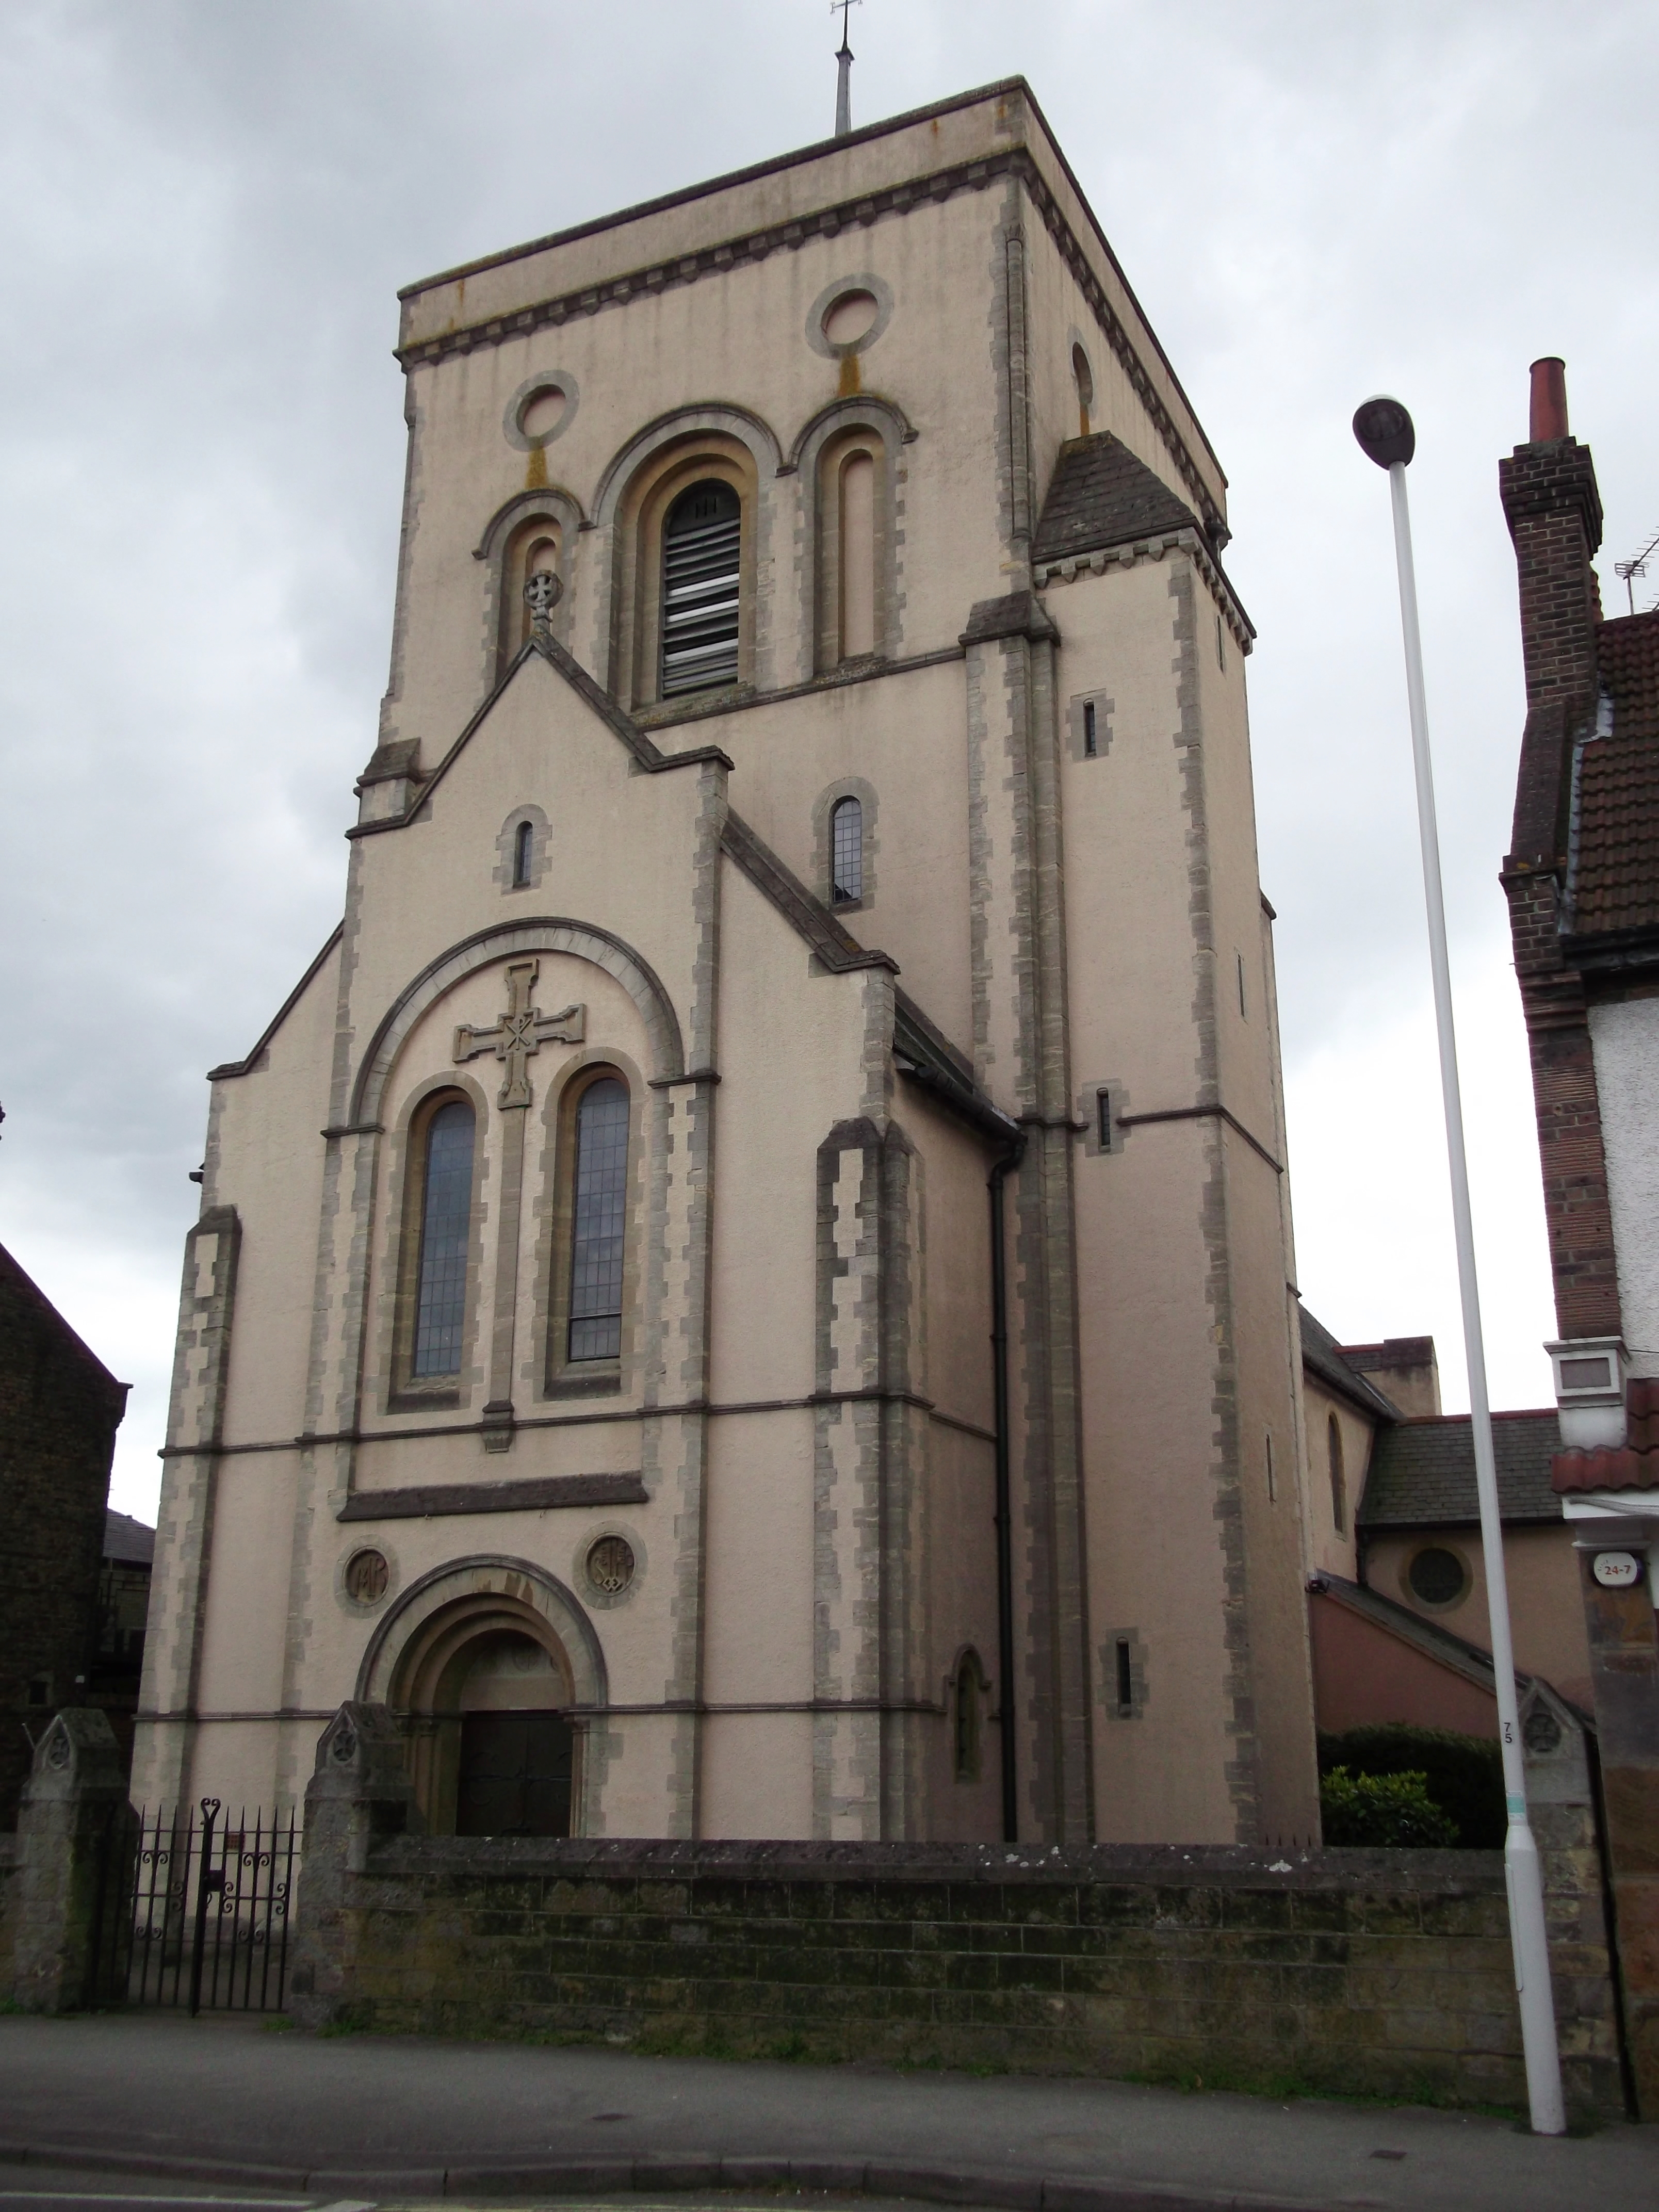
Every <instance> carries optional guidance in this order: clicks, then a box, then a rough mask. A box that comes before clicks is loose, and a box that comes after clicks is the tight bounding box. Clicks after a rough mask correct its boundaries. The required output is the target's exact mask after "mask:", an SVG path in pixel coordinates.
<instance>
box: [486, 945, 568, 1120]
mask: <svg viewBox="0 0 1659 2212" xmlns="http://www.w3.org/2000/svg"><path fill="white" fill-rule="evenodd" d="M540 964H541V963H539V962H538V961H535V960H514V961H513V962H512V963H510V964H509V966H508V968H507V1012H505V1013H504V1014H503V1015H502V1016H501V1019H500V1021H498V1022H497V1023H496V1024H495V1027H494V1029H489V1030H475V1029H473V1028H472V1027H471V1025H470V1024H467V1023H465V1022H463V1023H462V1024H460V1026H459V1028H458V1029H457V1030H456V1031H455V1054H454V1057H455V1064H456V1066H458V1067H459V1066H460V1064H461V1062H462V1061H463V1060H476V1059H477V1056H478V1054H480V1053H481V1052H493V1053H494V1054H495V1057H496V1059H497V1060H501V1061H502V1062H503V1063H504V1064H505V1066H506V1070H507V1079H506V1081H505V1082H504V1083H503V1084H502V1085H501V1095H500V1097H498V1098H497V1099H496V1101H495V1103H496V1104H497V1105H498V1106H528V1105H529V1103H530V1072H529V1066H528V1063H529V1058H530V1055H531V1054H532V1052H539V1051H540V1050H541V1048H542V1047H543V1046H544V1044H580V1042H581V1041H582V1038H583V1036H585V1035H586V1014H587V1009H586V1006H564V1007H562V1008H561V1009H560V1011H559V1012H557V1013H556V1014H544V1013H543V1012H541V1010H540V1009H539V1008H538V1007H536V1006H532V1005H531V1003H530V994H531V993H532V991H533V990H534V988H535V987H536V974H537V970H538V968H539V966H540Z"/></svg>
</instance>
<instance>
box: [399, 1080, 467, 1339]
mask: <svg viewBox="0 0 1659 2212" xmlns="http://www.w3.org/2000/svg"><path fill="white" fill-rule="evenodd" d="M472 1138H473V1121H472V1109H471V1106H469V1105H468V1104H467V1103H466V1101H465V1099H464V1098H454V1099H452V1100H451V1101H450V1102H449V1103H448V1104H447V1106H441V1107H440V1108H439V1109H438V1110H437V1112H436V1113H435V1115H433V1116H432V1119H431V1120H430V1121H428V1123H427V1126H426V1176H425V1182H424V1187H423V1188H422V1194H421V1258H420V1270H419V1287H418V1291H417V1294H416V1306H415V1356H414V1358H413V1360H412V1362H411V1363H410V1364H411V1365H412V1367H413V1369H414V1371H415V1373H416V1375H417V1376H422V1377H423V1378H427V1377H430V1376H437V1375H459V1373H460V1371H461V1340H462V1337H463V1334H464V1333H465V1326H466V1256H467V1255H466V1248H467V1241H468V1237H469V1235H470V1232H471V1226H472Z"/></svg>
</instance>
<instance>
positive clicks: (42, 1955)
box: [12, 1706, 133, 2012]
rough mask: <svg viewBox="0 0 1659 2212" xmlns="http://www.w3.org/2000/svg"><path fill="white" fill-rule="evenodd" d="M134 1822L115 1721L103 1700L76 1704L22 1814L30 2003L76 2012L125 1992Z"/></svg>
mask: <svg viewBox="0 0 1659 2212" xmlns="http://www.w3.org/2000/svg"><path fill="white" fill-rule="evenodd" d="M132 1829H133V1817H132V1808H131V1806H129V1804H128V1803H127V1780H126V1776H125V1772H124V1771H122V1765H121V1752H120V1747H119V1745H118V1743H117V1742H116V1741H115V1732H114V1730H113V1729H112V1728H111V1726H110V1724H109V1722H108V1720H107V1718H106V1717H105V1715H104V1714H102V1713H101V1712H99V1711H95V1710H94V1709H93V1708H90V1707H86V1706H70V1707H67V1708H66V1709H65V1710H64V1711H63V1712H60V1713H59V1714H58V1717H57V1718H56V1720H54V1721H53V1723H52V1726H51V1727H50V1728H49V1729H47V1730H46V1734H45V1735H43V1736H42V1737H41V1739H40V1742H39V1743H38V1744H37V1745H36V1747H35V1752H34V1765H33V1770H32V1771H31V1773H30V1775H29V1778H28V1780H27V1782H26V1783H25V1784H24V1785H23V1802H22V1808H21V1813H20V1814H19V1817H18V1822H17V1871H16V1873H15V1875H13V1877H12V1882H13V1899H14V1903H13V1912H14V1916H15V1917H14V1920H13V1926H14V1929H15V1939H14V1950H13V1959H12V2000H13V2002H14V2003H15V2004H19V2005H21V2007H22V2008H24V2010H25V2011H27V2012H74V2011H76V2010H77V2009H78V2008H81V2007H82V2006H83V2005H88V2004H94V2003H99V2002H104V2003H112V2002H113V2003H118V2002H121V2000H122V1998H123V1997H124V1996H125V1989H124V1988H122V1987H121V1986H120V1984H121V1980H122V1977H121V1975H120V1974H119V1972H118V1966H119V1962H120V1960H122V1959H123V1958H124V1957H125V1944H124V1943H123V1942H122V1936H123V1934H124V1932H125V1931H124V1930H123V1929H122V1926H121V1916H122V1913H123V1911H125V1909H126V1906H127V1904H128V1896H127V1880H126V1877H127V1874H128V1871H129V1863H130V1859H131V1836H132ZM112 1969H114V1971H112Z"/></svg>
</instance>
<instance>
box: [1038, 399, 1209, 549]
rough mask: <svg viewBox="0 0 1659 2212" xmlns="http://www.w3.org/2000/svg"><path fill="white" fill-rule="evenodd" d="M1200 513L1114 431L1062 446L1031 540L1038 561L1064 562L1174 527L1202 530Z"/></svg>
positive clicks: (1103, 432)
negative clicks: (1189, 505) (1034, 536)
mask: <svg viewBox="0 0 1659 2212" xmlns="http://www.w3.org/2000/svg"><path fill="white" fill-rule="evenodd" d="M1198 526H1199V524H1198V517H1197V516H1196V515H1195V514H1194V513H1193V510H1192V509H1191V507H1188V505H1187V503H1186V501H1184V500H1182V499H1179V498H1177V497H1176V494H1175V493H1174V492H1172V491H1171V490H1170V487H1169V486H1168V484H1166V483H1164V480H1163V479H1162V477H1158V476H1155V475H1154V474H1153V472H1152V470H1151V469H1149V468H1148V467H1147V465H1146V462H1145V461H1142V460H1138V459H1136V458H1135V456H1134V455H1133V453H1131V452H1130V451H1129V448H1128V447H1127V446H1126V445H1125V444H1124V443H1123V441H1122V440H1121V438H1115V437H1114V436H1113V435H1112V434H1111V432H1110V431H1109V430H1101V431H1097V432H1096V433H1095V434H1094V435H1092V436H1091V437H1087V438H1073V439H1072V440H1070V441H1068V443H1066V445H1063V446H1062V447H1060V458H1059V459H1058V461H1057V462H1056V463H1055V465H1054V476H1053V477H1052V478H1051V479H1050V481H1049V485H1048V498H1047V499H1046V500H1045V501H1043V503H1042V520H1040V521H1039V522H1038V524H1037V527H1036V538H1035V539H1034V540H1033V542H1032V545H1031V558H1032V559H1033V560H1034V561H1039V562H1041V561H1064V560H1067V559H1069V558H1071V557H1072V556H1073V555H1076V554H1079V553H1098V552H1102V551H1103V550H1105V549H1106V548H1107V547H1108V546H1111V545H1127V544H1133V542H1134V540H1135V539H1136V538H1151V537H1154V536H1158V535H1161V534H1162V533H1164V532H1168V531H1176V530H1196V529H1197V528H1198Z"/></svg>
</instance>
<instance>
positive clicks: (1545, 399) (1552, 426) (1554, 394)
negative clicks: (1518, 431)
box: [1527, 354, 1567, 446]
mask: <svg viewBox="0 0 1659 2212" xmlns="http://www.w3.org/2000/svg"><path fill="white" fill-rule="evenodd" d="M1527 435H1528V440H1529V441H1530V442H1531V443H1532V444H1533V445H1534V446H1545V445H1553V443H1554V441H1556V440H1557V439H1558V438H1565V436H1566V435H1567V364H1566V363H1565V362H1564V361H1563V360H1561V359H1560V357H1559V356H1558V355H1556V354H1547V355H1546V356H1544V358H1543V360H1542V361H1535V362H1534V363H1533V365H1532V412H1531V420H1530V422H1529V423H1528V430H1527Z"/></svg>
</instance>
